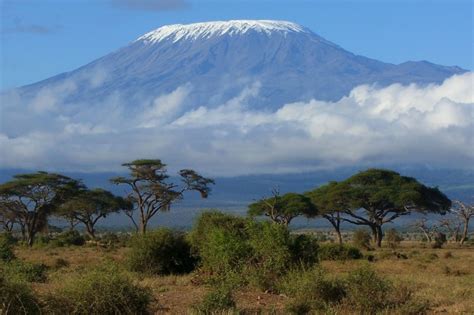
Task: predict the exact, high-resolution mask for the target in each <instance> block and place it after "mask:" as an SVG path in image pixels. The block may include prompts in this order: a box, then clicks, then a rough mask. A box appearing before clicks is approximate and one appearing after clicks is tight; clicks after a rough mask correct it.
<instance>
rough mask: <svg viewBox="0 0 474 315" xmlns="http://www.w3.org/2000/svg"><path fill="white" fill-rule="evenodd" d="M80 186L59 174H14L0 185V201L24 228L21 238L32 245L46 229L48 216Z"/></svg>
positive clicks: (80, 185) (78, 183)
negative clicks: (3, 201) (11, 178)
mask: <svg viewBox="0 0 474 315" xmlns="http://www.w3.org/2000/svg"><path fill="white" fill-rule="evenodd" d="M79 187H82V184H81V183H80V182H79V181H77V180H74V179H72V178H69V177H67V176H63V175H60V174H54V173H47V172H37V173H31V174H20V175H15V176H14V178H13V180H11V181H9V182H6V183H4V184H1V185H0V195H1V196H2V200H6V201H8V204H7V205H9V210H10V211H12V212H14V213H15V217H16V219H17V220H18V221H20V222H21V224H22V225H23V226H24V227H25V238H26V242H27V244H28V245H29V246H31V245H33V241H34V238H35V235H36V234H37V233H38V232H39V231H41V230H43V229H45V228H47V226H48V217H49V216H50V215H51V214H52V213H53V212H54V211H55V210H56V209H57V207H58V206H59V205H60V204H61V203H62V202H64V201H66V200H67V199H68V198H70V197H71V196H72V195H73V194H74V193H75V192H76V191H77V189H79Z"/></svg>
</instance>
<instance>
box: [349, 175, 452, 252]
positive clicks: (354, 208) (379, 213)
mask: <svg viewBox="0 0 474 315" xmlns="http://www.w3.org/2000/svg"><path fill="white" fill-rule="evenodd" d="M343 184H344V185H348V186H349V188H348V191H349V192H350V193H349V196H350V209H349V210H347V211H345V212H346V214H347V215H348V216H349V217H350V218H344V220H345V221H347V222H350V223H353V224H357V225H366V226H368V227H369V228H370V229H371V231H372V235H373V239H374V243H375V244H376V245H377V247H381V246H382V239H383V232H382V226H383V225H384V224H386V223H389V222H393V220H395V219H397V218H399V217H400V216H404V215H408V214H410V213H412V212H414V211H416V212H421V213H438V214H445V213H446V211H447V210H449V208H450V207H451V201H450V200H449V199H448V197H446V195H444V194H443V193H442V192H441V191H439V189H438V188H432V187H427V186H425V185H423V184H421V183H419V182H418V181H417V180H416V179H414V178H411V177H406V176H401V175H400V174H398V173H396V172H393V171H389V170H383V169H369V170H367V171H365V172H360V173H358V174H356V175H354V176H352V177H350V178H348V179H347V180H345V181H344V182H343Z"/></svg>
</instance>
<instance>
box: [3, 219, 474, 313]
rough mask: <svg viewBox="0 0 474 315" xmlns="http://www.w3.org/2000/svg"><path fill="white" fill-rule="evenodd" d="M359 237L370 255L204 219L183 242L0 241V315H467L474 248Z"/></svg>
mask: <svg viewBox="0 0 474 315" xmlns="http://www.w3.org/2000/svg"><path fill="white" fill-rule="evenodd" d="M365 233H366V235H368V236H369V238H368V239H369V244H368V245H369V247H366V245H367V243H365V241H364V235H363V234H364V233H360V232H357V233H351V235H350V237H351V238H352V240H351V241H350V242H349V243H348V244H346V245H343V246H341V245H339V244H337V243H331V242H321V241H317V240H316V238H315V237H313V236H311V234H310V233H303V234H300V233H298V234H295V233H290V232H289V230H288V229H287V228H286V227H285V226H282V225H278V224H271V223H269V222H257V221H254V220H252V219H248V218H239V217H234V216H229V215H226V214H223V213H220V212H217V211H210V212H206V213H204V214H203V215H202V216H201V217H200V218H199V219H198V220H197V222H196V224H195V226H194V228H193V229H192V230H191V231H190V232H189V233H181V232H176V231H172V230H169V229H158V230H150V231H149V232H148V233H147V234H146V235H143V236H141V235H139V234H138V235H137V234H136V235H129V234H120V235H114V234H104V235H98V236H97V238H96V240H91V241H87V242H79V241H78V239H81V238H82V239H84V240H85V238H86V237H87V235H85V236H83V235H78V234H75V233H74V237H71V236H70V235H69V237H67V238H66V237H65V236H64V235H63V234H59V235H57V236H55V237H53V238H52V239H50V240H49V241H47V240H46V239H43V240H42V241H41V242H40V241H39V239H38V241H37V242H36V243H34V244H33V246H32V247H31V248H30V247H29V246H27V244H24V245H22V243H21V242H17V241H16V240H15V239H13V238H12V237H9V236H7V235H5V234H3V235H2V237H1V242H0V243H1V246H0V248H1V250H0V252H1V254H2V262H1V263H0V269H1V272H0V287H1V288H0V289H1V290H0V292H1V293H0V309H1V310H2V313H4V314H22V313H26V314H35V313H38V314H39V313H46V314H59V313H61V314H64V313H70V314H117V313H119V314H146V313H156V314H222V313H225V314H230V313H245V314H254V313H264V314H288V313H293V314H308V313H310V314H425V313H426V314H432V313H434V314H435V313H449V314H454V313H459V314H463V313H472V311H473V310H474V303H473V302H472V301H474V288H473V287H472V283H473V281H474V271H473V270H472V265H473V263H474V247H473V245H471V244H469V243H468V244H464V245H463V246H460V245H459V244H458V243H448V244H445V243H443V244H442V245H441V247H442V248H433V246H432V245H430V244H429V243H426V242H413V241H405V240H400V238H394V237H387V240H386V241H385V242H384V243H383V244H382V248H380V249H377V250H373V246H371V245H374V244H372V243H370V242H371V240H370V234H368V233H367V232H365ZM391 233H396V231H395V232H391ZM69 234H73V233H69ZM357 234H361V235H362V236H361V235H359V236H358V235H357ZM389 234H390V233H389ZM112 235H113V236H112ZM58 239H60V240H61V241H58ZM73 244H77V245H73ZM367 248H369V249H367ZM428 275H429V276H428Z"/></svg>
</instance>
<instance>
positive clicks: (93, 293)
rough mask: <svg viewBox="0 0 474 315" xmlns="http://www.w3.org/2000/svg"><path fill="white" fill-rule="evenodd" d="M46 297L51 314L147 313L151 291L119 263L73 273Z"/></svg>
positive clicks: (48, 311)
mask: <svg viewBox="0 0 474 315" xmlns="http://www.w3.org/2000/svg"><path fill="white" fill-rule="evenodd" d="M45 300H46V303H45V304H46V307H47V309H46V310H45V311H46V313H52V314H78V315H79V314H81V315H82V314H84V315H87V314H94V315H95V314H97V315H99V314H101V315H102V314H104V315H107V314H110V315H112V314H148V306H149V304H150V302H151V301H152V295H151V292H150V290H149V289H147V288H143V287H141V286H138V285H136V284H134V283H133V281H132V280H131V279H130V278H128V277H127V276H126V275H125V274H123V273H122V272H121V271H120V270H118V269H117V268H116V267H114V266H103V267H99V268H95V269H91V270H87V271H84V272H82V273H81V275H76V276H74V277H72V278H71V279H70V280H69V281H68V282H67V283H65V285H64V287H62V288H61V289H60V290H58V291H57V292H55V293H54V294H51V295H50V296H48V297H46V298H45Z"/></svg>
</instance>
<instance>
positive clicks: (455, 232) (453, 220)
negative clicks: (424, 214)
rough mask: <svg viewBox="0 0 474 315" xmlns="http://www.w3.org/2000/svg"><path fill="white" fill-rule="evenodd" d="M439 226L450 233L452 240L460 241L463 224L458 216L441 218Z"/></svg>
mask: <svg viewBox="0 0 474 315" xmlns="http://www.w3.org/2000/svg"><path fill="white" fill-rule="evenodd" d="M439 226H440V227H441V228H443V229H444V230H445V231H446V232H447V233H448V235H449V239H450V240H451V241H452V242H458V241H460V236H459V233H460V230H461V226H462V222H461V220H459V218H457V217H450V218H444V219H441V220H439Z"/></svg>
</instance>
